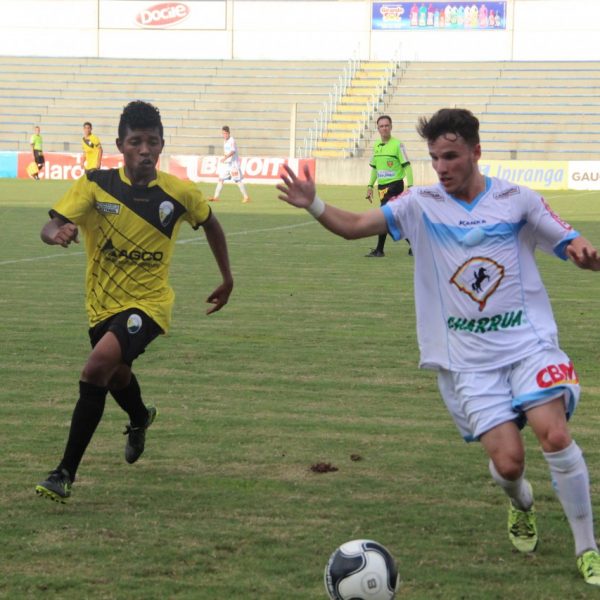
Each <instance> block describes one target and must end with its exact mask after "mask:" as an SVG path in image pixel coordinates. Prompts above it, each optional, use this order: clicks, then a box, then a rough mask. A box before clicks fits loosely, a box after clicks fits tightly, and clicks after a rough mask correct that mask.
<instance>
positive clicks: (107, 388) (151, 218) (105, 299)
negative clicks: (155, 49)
mask: <svg viewBox="0 0 600 600" xmlns="http://www.w3.org/2000/svg"><path fill="white" fill-rule="evenodd" d="M116 143H117V147H118V149H119V150H120V152H122V153H123V159H124V163H125V164H124V166H123V167H121V168H119V169H107V170H96V171H91V172H89V173H86V174H85V175H84V176H83V177H82V178H81V179H79V180H78V181H77V182H76V183H75V184H74V185H73V186H72V187H71V189H70V190H69V191H68V192H67V193H66V194H65V196H63V198H61V199H60V200H59V201H58V202H57V203H56V204H55V205H54V207H53V208H52V210H51V211H50V220H49V221H48V223H46V225H44V227H43V229H42V232H41V237H42V240H43V241H44V242H45V243H46V244H50V245H60V246H63V247H65V248H66V247H67V246H69V244H71V242H76V243H78V232H79V229H81V230H82V232H83V234H84V242H85V250H86V254H87V272H86V308H87V313H88V318H89V324H90V329H89V335H90V342H91V345H92V351H91V353H90V355H89V357H88V359H87V362H86V363H85V365H84V367H83V370H82V372H81V378H80V381H79V400H78V401H77V403H76V405H75V410H74V412H73V417H72V422H71V428H70V431H69V437H68V440H67V444H66V448H65V451H64V455H63V458H62V459H61V461H60V463H59V464H58V466H57V468H56V469H55V470H54V471H52V472H51V473H50V474H49V475H48V477H47V478H46V479H45V480H44V481H42V482H41V483H39V484H38V485H37V486H36V492H37V493H38V494H39V495H41V496H46V497H49V498H51V499H52V500H55V501H57V502H64V501H65V500H66V498H68V497H69V496H70V494H71V486H72V483H73V481H74V480H75V475H76V472H77V468H78V466H79V463H80V461H81V459H82V457H83V454H84V452H85V450H86V448H87V446H88V444H89V442H90V440H91V438H92V436H93V434H94V431H95V430H96V427H97V426H98V423H99V422H100V419H101V418H102V413H103V411H104V404H105V399H106V395H107V393H108V392H110V393H111V395H112V396H113V397H114V399H115V400H116V401H117V403H118V404H119V406H120V407H121V408H122V409H123V410H124V411H125V412H127V414H128V415H129V420H130V423H129V425H128V426H127V428H126V431H125V433H126V434H127V442H126V445H125V459H126V460H127V462H129V463H134V462H135V461H136V460H137V459H138V458H139V457H140V455H141V454H142V452H143V451H144V444H145V437H146V430H147V429H148V427H149V426H150V425H151V424H152V422H153V421H154V418H155V416H156V409H155V408H154V407H147V406H146V405H145V404H144V402H143V401H142V396H141V392H140V387H139V385H138V382H137V379H136V377H135V375H134V374H133V372H132V370H131V366H132V363H133V361H134V360H135V359H136V358H137V357H138V356H139V355H140V354H142V353H143V352H144V350H145V348H146V346H147V345H148V344H150V342H152V340H153V339H154V338H155V337H156V336H158V335H159V334H161V333H165V332H166V331H167V329H168V327H169V323H170V319H171V307H172V304H173V298H174V294H173V290H172V289H171V287H170V286H169V282H168V271H169V266H170V263H171V258H172V255H173V249H174V245H175V240H176V238H177V234H178V232H179V228H180V226H181V224H182V223H183V222H184V221H185V222H187V223H188V224H189V225H191V226H192V227H193V228H194V229H198V228H200V227H202V228H203V230H204V233H205V235H206V238H207V241H208V244H209V246H210V248H211V251H212V253H213V255H214V258H215V261H216V263H217V265H218V267H219V270H220V272H221V276H222V278H223V281H222V283H221V284H220V285H219V286H218V287H217V288H216V289H215V290H214V291H213V292H212V293H211V294H210V295H209V296H208V298H207V302H208V303H210V304H211V307H210V308H209V309H208V310H207V314H212V313H214V312H216V311H218V310H220V309H221V308H222V307H223V306H225V304H227V301H228V300H229V296H230V294H231V291H232V289H233V278H232V274H231V269H230V266H229V258H228V252H227V243H226V240H225V234H224V232H223V230H222V228H221V225H220V224H219V221H218V220H217V218H216V216H215V215H214V214H213V213H212V211H211V209H210V207H209V205H208V203H207V201H206V200H205V198H204V197H203V195H202V193H201V192H200V191H199V190H198V189H197V188H196V186H195V185H194V184H192V183H191V182H184V181H181V180H180V179H178V178H177V177H174V176H172V175H169V174H167V173H163V172H161V171H158V170H157V169H156V164H157V162H158V158H159V156H160V153H161V152H162V149H163V146H164V139H163V126H162V122H161V118H160V113H159V111H158V110H157V109H156V108H155V107H154V106H152V105H151V104H148V103H145V102H141V101H135V102H131V103H129V104H128V105H127V106H126V107H125V108H124V110H123V114H122V115H121V120H120V122H119V137H118V138H117V140H116Z"/></svg>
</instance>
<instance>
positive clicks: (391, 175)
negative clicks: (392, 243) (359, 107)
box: [366, 115, 413, 258]
mask: <svg viewBox="0 0 600 600" xmlns="http://www.w3.org/2000/svg"><path fill="white" fill-rule="evenodd" d="M377 130H378V131H379V135H380V136H381V141H379V142H376V143H375V145H374V146H373V158H371V162H370V163H369V166H370V167H371V179H369V185H368V186H367V200H368V201H369V202H372V201H373V186H374V185H375V182H377V191H378V193H379V203H380V205H381V206H383V205H384V204H386V203H387V201H388V200H389V199H390V198H394V197H395V196H399V195H400V194H401V193H402V192H403V191H404V180H405V179H406V186H407V187H411V186H412V184H413V171H412V167H411V165H410V161H409V160H408V156H407V154H406V150H405V148H404V144H402V143H401V142H400V140H397V139H396V138H395V137H392V118H391V117H388V116H387V115H382V116H380V117H379V118H378V119H377ZM386 237H387V234H385V233H383V234H381V235H380V236H379V237H378V238H377V247H376V248H373V250H371V252H369V253H368V254H366V256H367V257H370V258H382V257H384V256H385V253H384V252H383V248H384V246H385V238H386ZM409 253H411V252H410V250H409Z"/></svg>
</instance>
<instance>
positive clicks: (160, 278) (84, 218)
mask: <svg viewBox="0 0 600 600" xmlns="http://www.w3.org/2000/svg"><path fill="white" fill-rule="evenodd" d="M210 214H211V211H210V207H209V206H208V203H207V202H206V200H205V198H204V197H203V195H202V192H201V191H200V190H199V189H198V188H197V187H196V186H195V185H194V184H193V183H192V182H189V181H182V180H181V179H178V178H177V177H175V176H173V175H169V174H167V173H163V172H162V171H157V177H156V179H155V180H154V181H152V182H151V183H150V184H149V185H148V186H134V185H132V184H131V182H130V181H129V179H128V178H127V176H126V175H125V171H124V168H123V167H121V168H120V169H106V170H101V171H94V172H92V173H87V174H86V175H84V176H83V177H81V178H80V179H79V180H77V182H76V183H75V184H74V185H73V186H72V187H71V188H70V190H69V191H68V192H67V193H66V194H65V195H64V196H63V197H62V198H61V199H60V200H59V201H58V202H57V203H56V204H55V205H54V206H53V207H52V210H51V211H50V216H51V217H55V216H58V217H62V218H63V219H66V220H67V221H70V222H72V223H75V224H76V225H77V226H78V227H79V228H80V230H81V232H82V233H83V237H84V242H85V250H86V254H87V270H86V309H87V313H88V317H89V322H90V325H91V326H93V325H96V324H97V323H99V322H101V321H103V320H104V319H106V318H108V317H110V316H112V315H114V314H117V313H119V312H121V311H123V310H126V309H128V308H139V309H140V310H143V311H144V312H145V313H146V314H148V315H149V316H150V317H152V319H154V320H155V321H156V323H158V325H159V326H160V327H161V328H162V329H163V330H164V331H167V330H168V327H169V323H170V320H171V309H172V306H173V300H174V298H175V294H174V293H173V290H172V289H171V287H170V285H169V281H168V274H169V265H170V263H171V258H172V256H173V249H174V246H175V240H176V238H177V235H178V233H179V228H180V226H181V223H182V221H187V222H188V223H189V224H190V225H191V226H192V227H193V228H194V229H197V228H198V227H200V225H202V223H204V222H205V221H206V220H207V219H208V218H209V217H210Z"/></svg>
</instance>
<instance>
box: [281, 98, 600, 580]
mask: <svg viewBox="0 0 600 600" xmlns="http://www.w3.org/2000/svg"><path fill="white" fill-rule="evenodd" d="M417 129H418V131H419V134H420V135H421V136H422V137H423V138H424V139H425V140H426V141H427V144H428V148H429V154H430V156H431V160H432V165H433V168H434V170H435V172H436V173H437V176H438V179H439V182H438V183H437V184H436V185H433V186H428V187H413V188H410V189H409V190H407V191H405V192H404V193H403V194H402V195H400V196H398V197H397V198H395V199H392V200H391V201H389V202H388V203H387V204H386V205H385V206H383V207H382V208H381V209H378V210H372V211H368V212H364V213H353V212H349V211H346V210H342V209H339V208H337V207H334V206H331V205H330V204H325V203H324V202H323V201H322V200H321V199H320V198H319V197H318V196H316V193H315V184H314V181H313V180H312V179H311V177H310V174H309V172H308V170H307V169H306V170H305V172H304V175H305V179H303V180H301V179H299V178H298V177H297V176H296V174H295V173H294V172H293V171H292V170H291V169H289V168H288V167H286V171H287V174H285V175H283V176H282V180H283V184H279V185H278V186H277V188H278V189H279V191H280V192H281V194H280V195H279V198H280V199H281V200H284V201H286V202H288V203H289V204H291V205H293V206H296V207H298V208H305V209H307V210H308V212H309V213H310V214H312V215H313V216H314V217H315V218H316V219H318V221H319V222H320V223H321V225H323V226H324V227H325V228H327V229H329V230H330V231H332V232H333V233H335V234H337V235H340V236H342V237H344V238H347V239H357V238H363V237H370V236H373V235H378V234H383V233H386V232H387V233H389V234H390V235H391V236H392V237H393V238H394V239H395V240H399V239H405V238H408V239H410V241H411V244H412V248H413V252H414V255H415V270H414V283H415V304H416V311H417V333H418V341H419V349H420V355H421V358H420V365H421V367H424V368H431V369H435V370H436V371H437V373H438V384H439V389H440V393H441V395H442V398H443V400H444V402H445V404H446V406H447V408H448V410H449V411H450V413H451V415H452V417H453V418H454V421H455V423H456V425H457V427H458V429H459V431H460V433H461V434H462V436H463V438H464V439H465V440H467V441H475V440H477V441H479V442H480V443H481V444H482V446H483V448H484V449H485V451H486V452H487V454H488V456H489V469H490V473H491V475H492V478H493V479H494V481H495V482H496V483H497V484H498V485H499V486H500V487H501V488H502V489H503V490H504V491H505V492H506V494H507V495H508V497H509V499H510V501H509V513H508V534H509V538H510V540H511V542H512V543H513V545H514V546H515V547H516V548H517V550H519V551H521V552H533V551H534V550H535V548H536V546H537V542H538V531H537V524H536V515H535V510H534V505H533V492H532V488H531V485H530V483H529V482H528V481H527V479H525V450H524V445H523V439H522V437H521V432H520V430H521V428H522V427H523V426H524V425H525V424H526V423H528V424H529V426H530V427H531V429H532V430H533V432H534V434H535V435H536V437H537V439H538V441H539V444H540V446H541V448H542V451H543V455H544V458H545V459H546V461H547V463H548V466H549V469H550V473H551V476H552V481H553V484H554V488H555V490H556V494H557V496H558V499H559V500H560V503H561V504H562V507H563V510H564V512H565V515H566V517H567V519H568V522H569V524H570V526H571V530H572V532H573V537H574V541H575V555H576V557H577V560H576V563H577V567H578V569H579V571H580V573H581V575H582V576H583V578H584V580H585V581H586V582H587V583H589V584H591V585H595V586H600V554H599V553H598V547H597V545H596V541H595V538H594V528H593V518H592V504H591V498H590V490H589V476H588V470H587V466H586V463H585V461H584V458H583V455H582V452H581V450H580V448H579V446H578V445H577V444H576V443H575V441H574V440H573V439H572V437H571V435H570V433H569V428H568V425H567V420H568V418H569V417H570V416H572V414H573V411H574V410H575V407H576V406H577V403H578V401H579V392H580V390H579V380H578V377H577V374H576V371H575V369H574V366H573V363H572V362H571V361H570V360H569V358H568V357H567V355H566V354H565V353H564V352H563V351H562V350H561V349H560V348H559V346H558V337H557V328H556V324H555V321H554V317H553V314H552V309H551V307H550V302H549V300H548V296H547V294H546V291H545V289H544V286H543V284H542V281H541V278H540V275H539V273H538V269H537V266H536V262H535V256H534V252H535V249H536V248H540V249H541V250H544V251H546V252H549V253H554V254H555V255H556V256H558V257H559V258H562V259H565V260H566V259H570V260H571V261H572V262H573V263H575V264H576V265H577V266H578V267H580V268H582V269H590V270H593V271H599V270H600V256H599V254H598V251H597V250H596V248H594V246H592V244H591V243H590V242H589V241H588V240H586V239H585V238H584V237H582V236H581V235H580V234H579V233H578V232H576V231H574V230H573V229H572V227H571V226H570V225H568V224H567V223H565V222H564V221H562V220H561V219H560V218H559V217H558V216H557V215H556V214H555V213H553V212H552V210H551V209H550V207H549V206H548V205H547V204H546V203H545V201H544V199H543V198H542V197H541V196H540V195H539V194H537V193H535V192H533V191H532V190H529V189H527V188H524V187H522V186H517V185H514V184H513V183H511V182H509V181H504V180H499V179H495V178H489V177H486V176H484V175H482V174H481V173H480V171H479V168H478V161H479V159H480V157H481V146H480V142H479V121H478V120H477V118H476V117H475V116H474V115H473V114H472V113H471V112H469V111H468V110H464V109H456V108H454V109H442V110H439V111H438V112H437V113H435V114H434V115H433V116H432V117H431V118H430V119H425V118H422V119H420V121H419V125H418V128H417Z"/></svg>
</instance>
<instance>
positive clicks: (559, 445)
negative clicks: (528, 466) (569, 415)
mask: <svg viewBox="0 0 600 600" xmlns="http://www.w3.org/2000/svg"><path fill="white" fill-rule="evenodd" d="M571 441H572V438H571V434H570V433H569V430H568V429H567V428H566V427H556V428H552V429H548V430H547V431H545V432H544V434H543V435H542V436H540V444H541V446H542V450H543V451H544V452H560V451H561V450H564V449H565V448H566V447H567V446H568V445H569V444H570V443H571Z"/></svg>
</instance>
